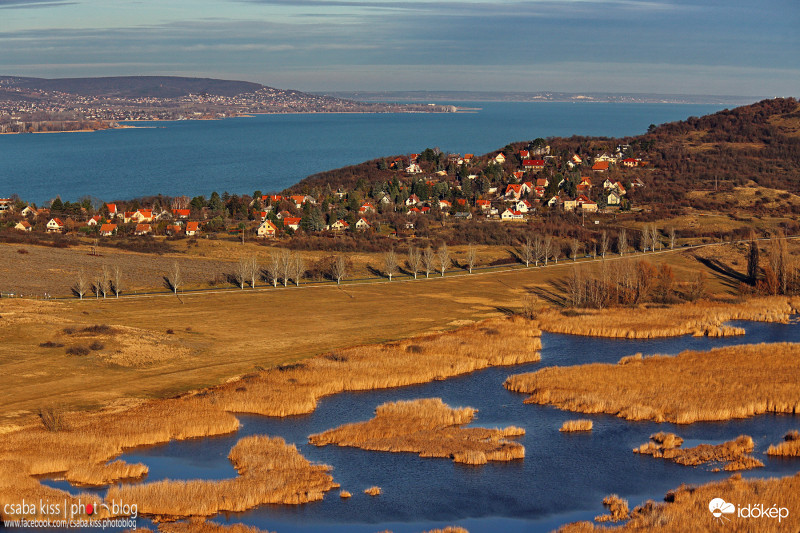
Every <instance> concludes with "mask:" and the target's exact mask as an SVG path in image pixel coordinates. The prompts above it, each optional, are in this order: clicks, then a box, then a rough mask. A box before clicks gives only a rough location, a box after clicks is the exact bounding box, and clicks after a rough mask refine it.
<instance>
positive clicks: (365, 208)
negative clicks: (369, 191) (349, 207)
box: [358, 202, 375, 215]
mask: <svg viewBox="0 0 800 533" xmlns="http://www.w3.org/2000/svg"><path fill="white" fill-rule="evenodd" d="M358 212H359V213H361V214H362V215H364V214H367V213H374V212H375V206H374V205H372V204H371V203H369V202H366V203H365V204H362V205H361V207H359V208H358Z"/></svg>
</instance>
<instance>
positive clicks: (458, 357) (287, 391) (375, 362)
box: [214, 317, 541, 416]
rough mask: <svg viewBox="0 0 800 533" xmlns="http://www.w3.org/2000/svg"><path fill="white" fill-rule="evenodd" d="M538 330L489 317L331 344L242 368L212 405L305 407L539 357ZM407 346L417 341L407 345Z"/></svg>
mask: <svg viewBox="0 0 800 533" xmlns="http://www.w3.org/2000/svg"><path fill="white" fill-rule="evenodd" d="M487 331H498V332H499V333H500V334H491V335H490V334H488V333H487ZM540 336H541V332H540V331H539V330H538V329H536V328H535V327H534V326H533V325H532V323H531V322H530V321H528V320H525V319H523V318H521V317H509V318H495V319H489V320H486V321H483V322H480V323H476V324H472V325H469V326H465V327H462V328H459V329H457V330H455V331H451V332H447V333H440V334H434V335H426V336H422V337H414V338H411V339H408V340H405V341H400V342H394V343H386V344H377V345H366V346H357V347H354V348H349V349H346V350H337V352H336V357H325V356H322V357H315V358H313V359H308V360H306V361H303V362H302V363H299V364H295V365H291V366H287V367H279V368H276V369H271V370H267V371H264V372H260V373H258V374H252V375H249V376H245V377H243V378H242V379H240V380H236V381H232V382H230V383H228V384H226V385H223V386H220V387H218V388H217V389H215V391H214V392H215V397H216V400H217V405H219V406H220V407H221V408H223V409H226V410H228V411H232V412H246V413H256V414H262V415H267V416H290V415H298V414H306V413H310V412H312V411H313V410H314V409H315V408H316V405H317V400H318V399H319V398H320V397H322V396H326V395H330V394H336V393H339V392H344V391H363V390H375V389H384V388H391V387H402V386H407V385H415V384H419V383H427V382H430V381H434V380H438V379H445V378H448V377H453V376H457V375H461V374H466V373H469V372H473V371H475V370H480V369H483V368H487V367H490V366H501V365H515V364H520V363H527V362H534V361H539V360H540V359H541V356H540V354H539V350H540V349H541V339H540ZM410 346H414V347H415V348H414V349H412V350H408V348H409V347H410ZM242 389H244V390H242Z"/></svg>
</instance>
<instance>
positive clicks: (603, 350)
mask: <svg viewBox="0 0 800 533" xmlns="http://www.w3.org/2000/svg"><path fill="white" fill-rule="evenodd" d="M732 324H733V325H737V326H741V327H744V328H745V329H746V331H747V334H746V335H745V336H740V337H725V338H706V337H700V338H696V337H679V338H668V339H653V340H622V339H602V338H589V337H581V336H571V335H556V334H547V333H546V334H544V335H543V338H542V341H543V348H542V360H541V362H539V363H532V364H526V365H518V366H514V367H496V368H490V369H486V370H483V371H479V372H474V373H471V374H468V375H465V376H461V377H456V378H453V379H448V380H445V381H437V382H433V383H428V384H424V385H418V386H411V387H403V388H397V389H386V390H378V391H371V392H359V393H343V394H337V395H334V396H330V397H326V398H323V399H322V400H321V401H320V402H319V406H318V408H317V410H316V411H314V413H312V414H309V415H305V416H297V417H290V418H283V419H279V418H267V417H261V416H253V415H240V416H239V418H240V420H241V422H242V427H241V429H240V430H239V431H238V432H237V433H235V434H232V435H227V436H222V437H214V438H207V439H196V440H190V441H183V442H171V443H169V444H166V445H161V446H154V447H149V448H140V449H135V450H130V451H129V452H128V453H126V454H124V455H123V456H122V459H123V460H125V461H128V462H143V463H145V464H147V465H148V466H149V467H150V473H149V475H148V477H147V479H146V480H145V481H144V482H150V481H156V480H161V479H166V478H169V479H195V478H202V479H223V478H228V477H233V476H235V475H236V473H235V470H234V469H233V467H232V466H231V464H230V462H229V461H228V459H227V455H228V453H229V451H230V449H231V448H232V447H233V446H234V445H235V443H236V442H237V441H238V440H239V439H241V438H242V437H245V436H247V435H253V434H257V435H270V436H282V437H283V438H285V439H286V441H287V442H290V443H294V444H296V445H297V446H298V448H299V449H300V451H301V452H302V453H303V455H305V456H306V457H307V458H308V459H310V460H311V461H316V462H322V463H325V464H328V465H331V466H333V467H334V470H333V476H334V479H335V480H336V481H337V482H338V483H340V484H341V485H342V489H344V490H348V491H350V492H351V493H352V494H353V497H352V498H351V499H350V500H344V501H343V500H341V499H340V498H339V496H338V491H337V490H334V491H331V492H329V493H327V494H326V496H325V498H324V500H323V501H320V502H315V503H310V504H306V505H300V506H278V505H272V506H262V507H259V508H257V509H253V510H251V511H248V512H245V513H232V514H224V515H220V516H217V517H215V518H214V520H215V521H218V522H221V523H223V522H230V523H240V522H244V523H246V524H250V525H255V526H258V527H261V528H264V529H268V530H271V531H280V532H282V533H283V532H297V533H301V532H315V531H326V532H328V531H333V532H364V533H366V532H374V531H380V530H383V529H390V530H392V531H395V532H396V533H405V532H416V531H422V530H426V529H431V528H433V527H442V526H444V525H448V524H450V525H460V526H463V527H465V528H467V529H468V530H469V531H470V532H472V533H479V532H495V531H512V532H514V531H519V532H523V531H524V532H539V531H551V530H552V529H555V528H557V527H558V526H559V525H561V524H564V523H567V522H572V521H576V520H587V519H589V520H590V519H592V518H593V517H594V516H596V515H598V514H601V513H602V512H603V507H602V499H603V497H604V496H606V495H607V494H610V493H617V494H619V495H620V496H622V497H623V498H626V499H628V500H629V501H630V504H631V506H635V505H638V504H640V503H642V502H643V501H645V500H647V499H655V500H656V501H661V500H662V499H663V497H664V494H665V493H666V492H667V491H668V490H670V489H673V488H677V487H678V486H679V485H680V484H681V483H704V482H708V481H712V480H720V479H724V478H726V477H728V476H730V473H728V472H711V471H710V467H703V466H701V467H697V468H692V467H686V466H681V465H677V464H674V463H671V462H668V461H664V460H661V459H655V458H653V457H650V456H641V455H637V454H634V453H632V451H631V450H632V449H633V448H634V447H636V446H639V445H640V444H643V443H645V442H647V441H648V438H649V435H651V434H652V433H655V432H658V431H671V432H675V433H677V434H678V435H680V436H681V437H683V438H684V439H686V444H685V445H684V446H685V447H688V446H692V445H695V444H697V443H700V442H708V443H718V442H722V441H725V440H730V439H733V438H735V437H737V436H738V435H741V434H747V435H750V436H752V437H753V439H754V440H755V443H756V449H755V452H754V454H755V456H756V457H757V458H759V459H761V460H762V461H763V462H764V464H765V467H764V468H757V469H754V470H751V471H748V472H744V473H743V475H744V476H746V477H771V476H783V475H790V474H794V473H796V472H797V471H798V470H800V460H798V459H791V458H772V457H768V456H766V455H764V453H763V452H765V451H766V449H767V447H768V446H769V445H770V444H774V443H777V442H779V441H780V440H781V439H782V437H783V435H784V434H785V433H786V432H787V431H789V430H791V429H798V428H800V420H798V418H797V417H796V416H789V415H762V416H757V417H754V418H749V419H742V420H731V421H727V422H717V423H697V424H691V425H683V426H678V425H674V424H656V423H652V422H628V421H625V420H622V419H619V418H616V417H613V416H608V415H584V414H580V415H576V414H575V413H570V412H566V411H561V410H558V409H555V408H552V407H548V406H539V405H525V404H523V400H524V399H525V395H522V394H516V393H511V392H509V391H507V390H506V389H505V388H503V386H502V384H503V382H504V381H505V379H506V377H507V376H508V375H510V374H513V373H520V372H529V371H534V370H538V369H541V368H543V367H546V366H553V365H556V366H567V365H576V364H584V363H589V362H616V361H618V360H619V359H620V358H621V357H623V356H625V355H631V354H633V353H636V352H642V353H644V354H654V353H662V354H677V353H679V352H680V351H683V350H687V349H693V350H708V349H710V348H713V347H717V346H727V345H735V344H745V343H755V342H798V341H800V327H798V326H797V325H796V324H766V323H751V322H734V323H732ZM429 397H440V398H442V399H443V400H444V401H445V402H446V403H448V404H449V405H451V406H454V407H455V406H471V407H475V408H477V409H478V414H477V416H476V419H475V420H474V421H473V423H472V425H476V426H483V427H504V426H507V425H515V426H521V427H523V428H525V430H526V434H525V436H524V437H522V438H520V439H519V442H521V443H522V444H523V445H524V446H525V450H526V455H525V458H524V460H519V461H513V462H509V463H489V464H487V465H483V466H478V467H474V466H464V465H457V464H454V463H453V462H452V461H451V460H449V459H436V458H420V457H418V456H417V455H416V454H411V453H384V452H372V451H364V450H358V449H353V448H342V447H336V446H327V447H321V448H320V447H316V446H312V445H310V444H308V442H307V441H308V436H309V435H311V434H313V433H318V432H321V431H324V430H326V429H330V428H332V427H335V426H338V425H340V424H345V423H350V422H356V421H362V420H367V419H369V418H371V417H372V416H373V414H374V409H375V407H376V406H378V405H380V404H382V403H384V402H387V401H397V400H404V399H414V398H429ZM578 416H579V417H580V418H590V419H591V420H593V422H594V429H593V431H592V432H591V433H588V434H563V433H560V432H559V431H558V429H559V427H560V426H561V424H562V422H564V421H565V420H568V419H574V418H576V417H578ZM46 483H47V484H49V485H51V486H54V487H58V488H62V489H66V490H69V491H71V492H77V491H76V490H75V489H73V488H72V487H70V486H69V485H68V484H67V483H65V482H63V481H46ZM372 485H378V486H380V487H381V488H382V489H383V494H382V495H381V496H379V497H377V498H372V497H370V496H367V495H365V494H363V493H362V491H363V490H364V489H365V488H367V487H370V486H372ZM104 491H105V489H99V490H98V491H97V492H98V493H99V494H100V495H101V494H102V493H103V492H104ZM772 503H776V502H770V504H772ZM777 503H780V502H777Z"/></svg>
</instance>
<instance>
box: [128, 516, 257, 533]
mask: <svg viewBox="0 0 800 533" xmlns="http://www.w3.org/2000/svg"><path fill="white" fill-rule="evenodd" d="M136 531H140V532H141V531H146V530H142V529H137V530H136ZM158 531H159V533H269V532H268V531H266V530H264V529H258V528H257V527H252V526H246V525H244V524H231V525H229V526H221V525H219V524H215V523H213V522H206V521H205V519H203V518H193V519H191V520H186V521H182V522H165V523H163V524H159V526H158Z"/></svg>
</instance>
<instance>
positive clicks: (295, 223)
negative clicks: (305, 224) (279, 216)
mask: <svg viewBox="0 0 800 533" xmlns="http://www.w3.org/2000/svg"><path fill="white" fill-rule="evenodd" d="M283 227H284V228H290V229H293V230H295V231H297V230H299V229H300V217H283Z"/></svg>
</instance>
